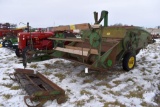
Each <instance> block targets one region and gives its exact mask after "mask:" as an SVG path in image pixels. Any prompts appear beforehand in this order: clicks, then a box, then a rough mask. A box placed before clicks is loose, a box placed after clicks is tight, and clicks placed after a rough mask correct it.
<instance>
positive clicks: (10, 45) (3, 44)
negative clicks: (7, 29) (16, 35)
mask: <svg viewBox="0 0 160 107" xmlns="http://www.w3.org/2000/svg"><path fill="white" fill-rule="evenodd" d="M6 42H8V45H7V46H5V44H6ZM2 46H3V47H12V42H11V41H10V40H4V41H3V43H2Z"/></svg>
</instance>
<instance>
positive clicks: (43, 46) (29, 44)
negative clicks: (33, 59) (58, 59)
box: [15, 30, 54, 57]
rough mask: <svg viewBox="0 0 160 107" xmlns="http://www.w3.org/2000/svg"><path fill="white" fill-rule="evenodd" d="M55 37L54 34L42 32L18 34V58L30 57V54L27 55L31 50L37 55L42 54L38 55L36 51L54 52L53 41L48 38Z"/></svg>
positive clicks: (16, 51)
mask: <svg viewBox="0 0 160 107" xmlns="http://www.w3.org/2000/svg"><path fill="white" fill-rule="evenodd" d="M53 36H54V33H53V32H43V31H41V30H39V31H37V32H21V33H18V48H17V49H16V50H15V53H16V55H17V56H18V57H21V56H22V57H29V53H27V51H29V50H34V51H35V55H38V54H39V53H40V52H38V53H36V51H47V50H52V49H53V45H54V44H53V41H52V40H49V39H47V38H49V37H53ZM26 53H27V55H26Z"/></svg>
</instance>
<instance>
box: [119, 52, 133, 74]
mask: <svg viewBox="0 0 160 107" xmlns="http://www.w3.org/2000/svg"><path fill="white" fill-rule="evenodd" d="M135 63H136V57H135V55H134V54H133V53H131V52H129V53H127V54H126V55H125V56H124V58H123V62H122V66H123V69H124V70H125V71H129V70H131V69H133V68H134V66H135Z"/></svg>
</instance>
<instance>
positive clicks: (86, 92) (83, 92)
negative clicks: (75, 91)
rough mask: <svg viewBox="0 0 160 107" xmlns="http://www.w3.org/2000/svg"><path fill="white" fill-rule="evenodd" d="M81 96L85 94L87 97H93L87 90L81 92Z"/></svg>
mask: <svg viewBox="0 0 160 107" xmlns="http://www.w3.org/2000/svg"><path fill="white" fill-rule="evenodd" d="M80 94H81V95H84V94H86V95H92V93H91V92H89V91H87V90H81V92H80Z"/></svg>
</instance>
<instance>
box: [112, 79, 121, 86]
mask: <svg viewBox="0 0 160 107" xmlns="http://www.w3.org/2000/svg"><path fill="white" fill-rule="evenodd" d="M121 82H122V81H120V80H116V81H113V83H114V84H116V85H119V84H121Z"/></svg>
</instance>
